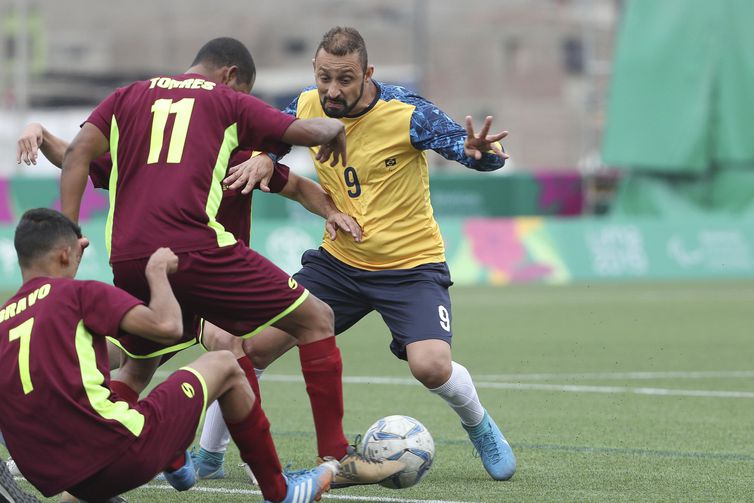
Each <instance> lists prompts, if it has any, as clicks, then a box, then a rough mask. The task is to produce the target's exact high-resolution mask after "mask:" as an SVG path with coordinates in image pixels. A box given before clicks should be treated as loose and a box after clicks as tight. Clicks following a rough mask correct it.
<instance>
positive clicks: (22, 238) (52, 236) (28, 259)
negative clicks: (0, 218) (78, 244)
mask: <svg viewBox="0 0 754 503" xmlns="http://www.w3.org/2000/svg"><path fill="white" fill-rule="evenodd" d="M80 237H81V228H80V227H79V226H78V225H76V224H74V223H73V222H71V221H70V220H69V219H68V218H67V217H66V216H65V215H63V214H62V213H60V212H59V211H55V210H51V209H48V208H36V209H33V210H29V211H27V212H26V213H24V214H23V216H22V217H21V221H20V222H18V226H16V234H15V237H14V238H13V245H14V246H15V247H16V254H17V255H18V263H19V264H21V267H30V266H31V265H32V262H33V261H34V260H35V259H37V258H39V257H41V256H43V255H45V254H46V253H48V252H49V251H50V250H52V249H54V248H55V247H56V246H57V245H58V244H59V243H60V242H61V241H64V240H67V241H72V240H74V239H78V238H80Z"/></svg>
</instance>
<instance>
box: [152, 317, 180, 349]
mask: <svg viewBox="0 0 754 503" xmlns="http://www.w3.org/2000/svg"><path fill="white" fill-rule="evenodd" d="M153 333H154V338H155V342H158V343H160V344H166V345H167V344H174V343H176V342H178V341H179V340H181V337H183V322H182V321H181V319H180V318H178V319H177V320H174V319H169V320H162V321H160V322H158V323H157V324H156V325H155V327H154V332H153Z"/></svg>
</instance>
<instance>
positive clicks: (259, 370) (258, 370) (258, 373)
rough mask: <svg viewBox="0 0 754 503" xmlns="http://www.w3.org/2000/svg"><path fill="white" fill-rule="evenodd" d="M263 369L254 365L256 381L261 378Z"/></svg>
mask: <svg viewBox="0 0 754 503" xmlns="http://www.w3.org/2000/svg"><path fill="white" fill-rule="evenodd" d="M265 370H266V369H258V368H256V367H254V373H255V374H256V375H257V381H258V380H260V379H261V378H262V374H264V371H265Z"/></svg>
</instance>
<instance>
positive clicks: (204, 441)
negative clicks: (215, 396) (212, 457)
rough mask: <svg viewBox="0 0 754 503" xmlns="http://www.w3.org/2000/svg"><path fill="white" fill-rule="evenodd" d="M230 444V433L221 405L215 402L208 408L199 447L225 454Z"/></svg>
mask: <svg viewBox="0 0 754 503" xmlns="http://www.w3.org/2000/svg"><path fill="white" fill-rule="evenodd" d="M228 443H230V432H229V431H228V427H227V426H226V425H225V419H223V413H222V411H221V410H220V404H219V403H218V402H217V400H215V401H214V402H212V403H211V404H210V406H209V407H207V413H206V414H205V415H204V427H203V428H202V437H201V438H200V439H199V446H200V447H201V448H202V449H204V450H205V451H209V452H225V451H227V450H228Z"/></svg>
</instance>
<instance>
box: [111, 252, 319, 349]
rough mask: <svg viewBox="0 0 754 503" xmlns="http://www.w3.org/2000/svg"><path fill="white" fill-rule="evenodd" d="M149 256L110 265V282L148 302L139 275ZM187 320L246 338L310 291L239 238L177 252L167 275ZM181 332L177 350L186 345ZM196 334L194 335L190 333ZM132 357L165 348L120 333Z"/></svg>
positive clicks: (120, 340) (120, 342) (274, 319)
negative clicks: (220, 245)
mask: <svg viewBox="0 0 754 503" xmlns="http://www.w3.org/2000/svg"><path fill="white" fill-rule="evenodd" d="M147 261H148V259H139V260H132V261H127V262H117V263H115V264H113V283H114V284H115V286H117V287H119V288H122V289H123V290H125V291H127V292H129V293H130V294H131V295H134V296H135V297H137V298H139V299H141V300H143V301H145V302H149V285H148V284H147V281H146V278H145V276H144V268H145V267H146V264H147ZM169 279H170V284H171V285H172V287H173V292H174V293H175V296H176V298H177V299H178V303H179V304H180V305H181V309H182V310H183V317H184V327H185V326H186V321H187V320H194V319H195V318H196V317H200V318H203V319H205V320H207V321H209V322H211V323H213V324H214V325H217V326H218V327H220V328H222V329H223V330H226V331H228V332H230V333H231V334H233V335H236V336H239V337H251V336H252V335H254V334H256V333H258V332H260V331H261V330H263V329H264V328H266V327H268V326H270V325H272V324H273V323H275V322H276V321H277V320H279V319H280V318H282V317H283V316H285V315H287V314H288V313H290V312H291V311H293V310H294V309H295V308H296V307H298V306H299V304H301V303H302V302H303V301H304V300H305V299H306V296H307V295H308V294H309V292H308V291H307V290H306V289H305V288H303V287H302V286H301V285H299V284H298V283H297V282H296V281H295V280H294V279H293V278H291V277H290V276H289V275H288V274H286V273H285V272H284V271H283V270H282V269H280V268H279V267H277V266H276V265H275V264H273V263H272V262H270V261H269V260H267V259H266V258H264V257H263V256H262V255H260V254H259V253H257V252H255V251H254V250H251V249H249V248H247V247H246V246H245V245H243V244H242V243H240V242H238V243H236V244H235V245H232V246H226V247H223V248H214V249H210V250H202V251H194V252H187V253H179V254H178V271H177V272H176V273H174V274H171V275H170V276H169ZM191 335H192V334H187V335H186V336H184V340H183V342H182V344H180V345H178V346H172V348H175V349H172V351H179V350H181V349H184V348H185V347H187V346H189V345H191V343H192V341H189V340H188V339H187V338H188V337H190V336H191ZM194 335H195V334H194ZM117 345H119V346H121V348H122V349H124V350H125V351H126V352H127V353H128V354H130V355H131V356H141V357H145V356H158V355H161V354H165V353H167V352H170V351H171V350H170V349H167V348H165V346H161V345H159V344H156V343H154V342H151V341H147V340H146V339H142V338H140V337H136V336H131V335H124V336H123V337H121V338H120V339H119V344H117Z"/></svg>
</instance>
